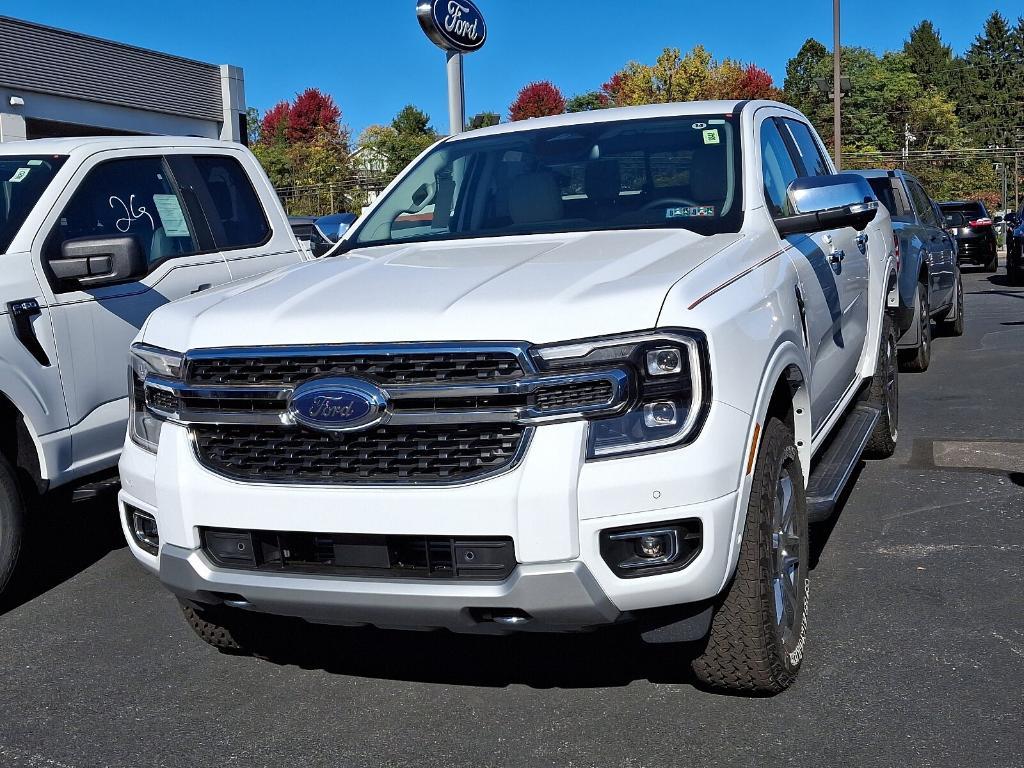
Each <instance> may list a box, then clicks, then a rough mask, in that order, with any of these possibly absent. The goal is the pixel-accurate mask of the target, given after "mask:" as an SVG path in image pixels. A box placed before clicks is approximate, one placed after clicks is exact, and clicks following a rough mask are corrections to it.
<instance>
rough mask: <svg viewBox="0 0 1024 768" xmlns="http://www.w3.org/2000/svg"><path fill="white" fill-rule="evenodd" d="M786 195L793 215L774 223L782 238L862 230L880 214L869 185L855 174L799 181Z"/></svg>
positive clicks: (807, 178) (790, 186) (794, 182)
mask: <svg viewBox="0 0 1024 768" xmlns="http://www.w3.org/2000/svg"><path fill="white" fill-rule="evenodd" d="M786 194H787V198H788V207H789V210H790V211H791V212H792V213H791V214H790V215H787V216H783V217H781V218H778V219H776V220H775V226H776V227H777V228H778V230H779V234H780V235H782V236H783V237H785V236H787V235H795V234H807V233H810V232H821V231H823V230H826V229H840V228H842V227H853V228H854V229H856V230H858V231H861V230H863V229H864V228H865V227H867V225H868V224H870V223H871V221H872V219H874V218H875V214H876V213H877V212H878V200H877V199H876V198H875V194H874V192H872V191H871V187H870V185H869V184H868V182H867V181H866V180H865V179H864V177H863V176H859V175H858V174H855V173H839V174H835V175H833V176H806V177H804V178H800V179H796V180H795V181H793V183H792V184H790V185H789V189H788V190H787V192H786Z"/></svg>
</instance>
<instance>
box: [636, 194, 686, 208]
mask: <svg viewBox="0 0 1024 768" xmlns="http://www.w3.org/2000/svg"><path fill="white" fill-rule="evenodd" d="M672 205H681V206H685V207H687V208H697V207H698V206H697V204H696V203H695V202H693V200H687V199H686V198H683V197H663V198H661V199H659V200H651V202H649V203H647V204H646V205H643V206H641V207H640V210H641V211H649V210H650V209H651V208H668V207H669V206H672Z"/></svg>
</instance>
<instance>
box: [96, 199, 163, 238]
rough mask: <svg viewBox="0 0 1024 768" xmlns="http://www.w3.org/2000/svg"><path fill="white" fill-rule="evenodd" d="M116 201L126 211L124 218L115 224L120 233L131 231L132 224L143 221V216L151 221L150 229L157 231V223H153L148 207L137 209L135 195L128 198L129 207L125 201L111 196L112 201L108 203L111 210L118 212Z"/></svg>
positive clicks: (141, 206) (142, 206)
mask: <svg viewBox="0 0 1024 768" xmlns="http://www.w3.org/2000/svg"><path fill="white" fill-rule="evenodd" d="M114 201H117V203H118V204H119V205H120V206H121V208H123V209H124V216H123V217H121V218H120V219H118V220H117V221H116V222H114V226H115V227H117V231H118V232H127V231H129V230H130V229H131V228H132V224H133V223H135V222H136V221H138V220H139V219H141V218H142V217H143V216H145V217H146V218H147V219H149V228H150V229H153V230H155V229H156V222H154V221H153V217H152V216H151V215H150V214H149V212H148V211H147V210H146V206H144V205H140V206H139V207H138V208H137V209H136V207H135V195H131V196H130V197H129V198H128V203H127V205H126V204H125V202H124V200H122V199H121V198H120V197H117V196H116V195H111V196H110V200H108V201H107V202H108V204H109V205H110V207H111V208H114V209H115V210H117V206H115V205H114Z"/></svg>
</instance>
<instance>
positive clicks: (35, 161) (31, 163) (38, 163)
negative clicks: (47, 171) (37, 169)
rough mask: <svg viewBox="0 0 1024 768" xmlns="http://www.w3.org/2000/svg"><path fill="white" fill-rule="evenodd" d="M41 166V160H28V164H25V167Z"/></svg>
mask: <svg viewBox="0 0 1024 768" xmlns="http://www.w3.org/2000/svg"><path fill="white" fill-rule="evenodd" d="M42 164H43V161H42V160H29V161H28V163H27V165H42Z"/></svg>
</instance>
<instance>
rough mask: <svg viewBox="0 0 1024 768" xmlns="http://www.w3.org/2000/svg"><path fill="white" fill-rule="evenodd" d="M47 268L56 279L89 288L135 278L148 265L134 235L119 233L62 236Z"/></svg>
mask: <svg viewBox="0 0 1024 768" xmlns="http://www.w3.org/2000/svg"><path fill="white" fill-rule="evenodd" d="M50 269H52V270H53V274H54V275H55V276H56V277H57V279H58V280H61V281H68V282H72V283H77V284H78V285H79V286H81V287H83V288H90V287H94V286H99V285H113V284H114V283H126V282H130V281H132V280H137V279H139V278H140V277H143V276H145V274H146V272H147V270H148V265H147V263H146V255H145V254H144V253H143V252H142V248H141V247H140V246H139V241H138V240H137V239H136V238H135V236H134V235H122V236H119V237H74V238H71V239H70V240H65V241H64V243H63V244H62V245H61V248H60V258H59V259H53V260H51V261H50Z"/></svg>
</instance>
